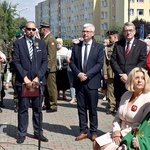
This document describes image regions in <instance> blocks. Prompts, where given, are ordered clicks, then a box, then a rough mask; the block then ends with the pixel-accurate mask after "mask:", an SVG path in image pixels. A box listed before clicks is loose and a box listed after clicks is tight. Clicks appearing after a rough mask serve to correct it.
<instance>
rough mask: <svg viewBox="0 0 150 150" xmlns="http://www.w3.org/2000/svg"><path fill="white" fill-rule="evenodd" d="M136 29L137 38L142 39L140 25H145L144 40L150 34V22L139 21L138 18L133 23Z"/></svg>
mask: <svg viewBox="0 0 150 150" xmlns="http://www.w3.org/2000/svg"><path fill="white" fill-rule="evenodd" d="M132 22H133V23H134V25H135V27H136V35H135V37H136V38H140V25H141V24H143V25H144V38H145V37H146V36H147V35H148V34H150V22H147V21H145V20H143V19H140V20H139V19H138V18H136V19H135V20H133V21H132Z"/></svg>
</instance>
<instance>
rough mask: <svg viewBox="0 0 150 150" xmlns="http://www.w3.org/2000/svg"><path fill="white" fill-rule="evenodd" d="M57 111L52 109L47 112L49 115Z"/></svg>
mask: <svg viewBox="0 0 150 150" xmlns="http://www.w3.org/2000/svg"><path fill="white" fill-rule="evenodd" d="M56 111H57V109H51V108H50V109H47V110H46V112H47V113H52V112H56Z"/></svg>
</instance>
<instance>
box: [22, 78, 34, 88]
mask: <svg viewBox="0 0 150 150" xmlns="http://www.w3.org/2000/svg"><path fill="white" fill-rule="evenodd" d="M24 83H25V84H26V85H27V88H32V82H31V80H29V78H28V77H27V76H25V77H24Z"/></svg>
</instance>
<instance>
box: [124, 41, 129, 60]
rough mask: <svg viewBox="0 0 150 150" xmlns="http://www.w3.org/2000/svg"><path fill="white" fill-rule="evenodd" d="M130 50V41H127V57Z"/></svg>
mask: <svg viewBox="0 0 150 150" xmlns="http://www.w3.org/2000/svg"><path fill="white" fill-rule="evenodd" d="M129 52H130V42H127V47H126V52H125V55H126V57H128V55H129Z"/></svg>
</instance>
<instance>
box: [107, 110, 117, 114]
mask: <svg viewBox="0 0 150 150" xmlns="http://www.w3.org/2000/svg"><path fill="white" fill-rule="evenodd" d="M106 114H107V115H109V114H112V115H115V114H116V112H115V110H113V111H111V110H107V111H106Z"/></svg>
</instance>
